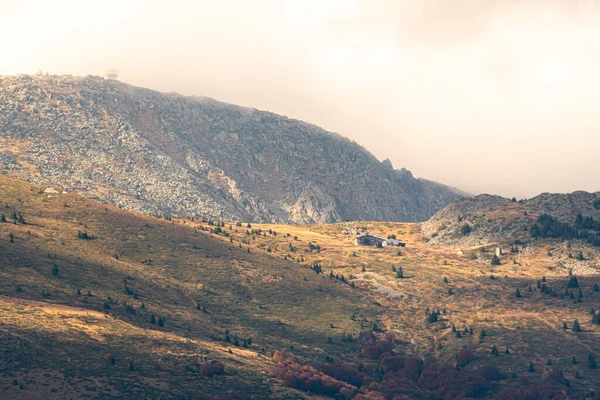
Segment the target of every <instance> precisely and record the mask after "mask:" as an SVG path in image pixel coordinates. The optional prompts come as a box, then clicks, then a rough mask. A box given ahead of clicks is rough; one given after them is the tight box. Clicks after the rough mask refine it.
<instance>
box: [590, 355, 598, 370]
mask: <svg viewBox="0 0 600 400" xmlns="http://www.w3.org/2000/svg"><path fill="white" fill-rule="evenodd" d="M588 368H589V369H596V368H598V364H597V363H596V357H594V355H593V354H592V353H590V354H589V355H588Z"/></svg>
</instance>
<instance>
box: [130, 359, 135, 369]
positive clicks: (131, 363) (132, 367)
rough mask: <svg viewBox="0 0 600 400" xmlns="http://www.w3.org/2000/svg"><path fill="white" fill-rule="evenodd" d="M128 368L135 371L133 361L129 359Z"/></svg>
mask: <svg viewBox="0 0 600 400" xmlns="http://www.w3.org/2000/svg"><path fill="white" fill-rule="evenodd" d="M129 370H130V371H135V367H134V366H133V361H129Z"/></svg>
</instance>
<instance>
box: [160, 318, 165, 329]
mask: <svg viewBox="0 0 600 400" xmlns="http://www.w3.org/2000/svg"><path fill="white" fill-rule="evenodd" d="M158 326H160V327H163V326H165V320H164V319H163V317H158Z"/></svg>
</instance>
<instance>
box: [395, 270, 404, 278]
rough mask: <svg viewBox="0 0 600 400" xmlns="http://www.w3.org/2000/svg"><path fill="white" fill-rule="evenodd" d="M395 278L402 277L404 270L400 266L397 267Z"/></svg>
mask: <svg viewBox="0 0 600 400" xmlns="http://www.w3.org/2000/svg"><path fill="white" fill-rule="evenodd" d="M396 278H398V279H401V278H404V271H403V270H402V267H398V270H397V271H396Z"/></svg>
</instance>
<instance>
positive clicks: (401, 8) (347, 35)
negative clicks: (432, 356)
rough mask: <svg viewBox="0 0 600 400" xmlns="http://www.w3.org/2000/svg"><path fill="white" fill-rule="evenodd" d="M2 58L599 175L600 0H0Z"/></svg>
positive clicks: (431, 151) (520, 172) (436, 151)
mask: <svg viewBox="0 0 600 400" xmlns="http://www.w3.org/2000/svg"><path fill="white" fill-rule="evenodd" d="M0 48H1V49H2V51H3V57H2V58H1V59H0V73H1V74H11V73H19V72H24V73H34V72H35V71H36V69H38V68H40V69H42V70H44V71H48V72H50V73H56V74H77V75H87V74H98V75H102V74H104V72H105V71H106V70H107V69H109V68H115V69H118V70H119V79H121V80H123V81H127V82H131V83H133V84H136V85H140V86H148V87H152V88H155V89H158V90H162V91H177V92H181V93H183V94H188V95H191V94H196V95H206V96H210V97H214V98H216V99H219V100H223V101H227V102H230V103H237V104H241V105H245V106H253V107H257V108H261V109H267V110H271V111H274V112H278V113H281V114H285V115H288V116H291V117H295V118H299V119H303V120H307V121H309V122H312V123H315V124H318V125H321V126H323V127H324V128H326V129H329V130H332V131H336V132H339V133H341V134H343V135H345V136H348V137H350V138H352V139H354V140H356V141H358V142H359V143H361V144H362V145H364V146H365V147H366V148H368V149H369V150H371V151H372V152H374V153H375V154H376V155H377V156H378V157H379V158H381V159H383V158H387V157H389V158H390V159H391V160H392V162H393V163H394V165H395V166H396V167H397V168H399V167H402V166H405V167H407V168H409V169H411V170H412V171H413V172H414V173H415V174H416V175H418V176H423V177H426V178H430V179H437V180H438V181H441V182H444V183H448V184H452V185H455V186H458V187H460V188H462V189H465V190H470V191H473V192H483V191H485V192H496V193H500V194H504V195H507V196H512V195H516V196H532V195H535V194H537V193H539V192H542V191H572V190H576V189H585V190H600V182H599V180H598V178H597V175H598V173H600V166H599V162H600V155H599V153H598V150H597V149H598V148H599V146H600V135H599V134H598V133H597V131H598V129H599V128H600V113H598V112H597V104H600V72H599V71H600V4H599V3H598V1H575V0H573V1H568V0H562V1H561V0H555V1H548V0H540V1H538V0H529V1H527V0H523V1H517V0H505V1H502V0H487V1H486V0H418V1H417V0H410V1H408V0H406V1H402V0H389V1H386V0H382V1H372V0H371V1H360V0H356V1H353V0H332V1H327V0H296V1H292V0H256V1H243V0H240V1H170V2H163V1H160V2H159V1H127V2H118V1H111V0H107V1H104V2H87V1H52V2H47V1H39V2H35V1H18V2H17V1H8V2H6V1H1V0H0Z"/></svg>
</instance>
